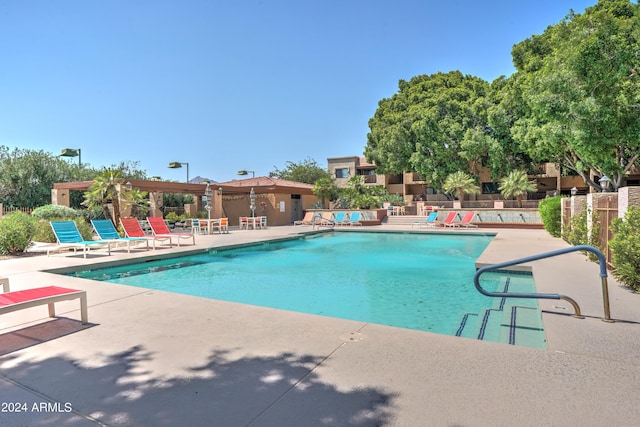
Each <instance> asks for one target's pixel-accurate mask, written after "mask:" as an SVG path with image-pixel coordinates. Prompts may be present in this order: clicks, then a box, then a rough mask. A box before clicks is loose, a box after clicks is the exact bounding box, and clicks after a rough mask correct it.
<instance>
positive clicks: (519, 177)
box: [498, 171, 538, 208]
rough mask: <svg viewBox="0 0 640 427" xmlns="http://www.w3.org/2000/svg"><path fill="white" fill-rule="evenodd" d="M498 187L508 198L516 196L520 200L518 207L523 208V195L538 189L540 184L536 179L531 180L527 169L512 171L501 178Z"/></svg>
mask: <svg viewBox="0 0 640 427" xmlns="http://www.w3.org/2000/svg"><path fill="white" fill-rule="evenodd" d="M498 189H499V190H500V193H502V195H503V196H504V197H505V198H506V199H509V198H511V197H515V198H516V200H517V201H518V207H519V208H521V207H522V196H523V195H525V194H527V192H529V191H536V190H537V189H538V186H537V185H536V181H535V180H533V181H529V179H528V178H527V173H526V172H525V171H512V172H511V173H510V174H509V175H508V176H506V177H504V178H502V179H501V180H500V186H499V187H498Z"/></svg>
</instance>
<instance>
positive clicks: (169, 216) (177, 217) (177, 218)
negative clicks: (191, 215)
mask: <svg viewBox="0 0 640 427" xmlns="http://www.w3.org/2000/svg"><path fill="white" fill-rule="evenodd" d="M205 212H206V211H205ZM164 219H166V220H167V221H170V222H179V221H182V220H184V216H183V215H178V214H177V213H175V212H173V211H171V212H169V213H168V214H167V215H165V217H164Z"/></svg>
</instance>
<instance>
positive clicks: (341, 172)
mask: <svg viewBox="0 0 640 427" xmlns="http://www.w3.org/2000/svg"><path fill="white" fill-rule="evenodd" d="M336 178H349V168H336Z"/></svg>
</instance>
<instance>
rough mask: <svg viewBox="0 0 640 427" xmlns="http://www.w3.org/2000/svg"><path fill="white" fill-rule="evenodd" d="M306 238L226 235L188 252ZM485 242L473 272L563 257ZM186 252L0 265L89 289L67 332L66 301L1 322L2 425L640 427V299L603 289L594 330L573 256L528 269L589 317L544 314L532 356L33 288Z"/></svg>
mask: <svg viewBox="0 0 640 427" xmlns="http://www.w3.org/2000/svg"><path fill="white" fill-rule="evenodd" d="M372 228H373V229H375V230H398V231H400V230H407V228H406V227H404V228H403V227H392V226H379V227H372ZM358 229H360V227H358ZM362 229H364V230H366V229H367V227H362ZM409 229H410V228H409ZM309 230H310V227H271V228H269V229H268V230H256V231H238V230H232V232H231V233H230V234H228V235H213V236H197V245H196V248H195V249H200V248H207V247H212V246H219V245H222V246H224V245H230V244H243V243H248V242H252V241H255V240H257V239H272V238H277V237H283V236H288V235H290V234H291V233H298V232H301V231H309ZM489 231H491V230H487V229H481V230H479V231H472V232H489ZM493 231H494V232H495V233H497V236H496V238H495V239H494V240H493V242H492V244H491V245H490V246H489V248H488V249H487V250H486V251H485V252H484V253H483V254H482V256H481V257H480V258H479V260H478V262H481V263H484V262H498V261H506V260H510V259H513V258H517V257H520V256H525V255H533V254H536V253H540V252H544V251H549V250H554V249H558V248H563V247H566V244H565V243H564V242H562V241H561V240H560V239H554V238H551V237H549V236H548V235H547V234H546V232H544V231H542V230H505V229H500V230H493ZM193 249H194V247H193V246H186V245H185V246H183V247H182V248H180V249H178V248H175V247H174V248H172V249H168V248H165V249H159V250H157V251H156V252H155V253H151V252H146V251H137V252H136V253H135V254H131V255H128V254H127V253H126V251H119V252H113V254H112V255H111V256H106V255H97V254H94V255H90V257H89V258H88V259H87V260H84V259H82V257H81V256H68V255H62V254H59V255H54V256H51V257H35V258H26V259H15V260H5V261H0V274H1V275H4V276H8V277H9V278H10V280H11V287H12V289H13V290H20V289H26V288H31V287H35V286H39V285H58V286H67V287H73V288H78V289H86V290H87V291H88V295H89V321H90V322H91V323H90V324H89V325H86V326H83V325H81V324H80V322H78V319H79V310H78V303H77V301H75V302H65V303H60V304H59V308H58V310H57V312H58V314H59V315H60V316H61V317H59V318H57V319H55V320H51V319H49V318H47V317H46V314H47V311H46V308H44V307H37V308H32V309H28V310H23V311H20V312H16V313H11V314H7V315H3V316H0V396H1V397H0V404H1V405H2V406H1V407H0V425H2V426H61V425H65V426H94V425H108V426H319V427H320V426H323V427H325V426H430V425H434V426H514V425H517V426H605V425H606V426H633V425H640V405H638V396H640V361H639V360H638V355H640V339H639V338H640V295H638V294H635V293H632V292H630V291H628V290H627V289H625V288H623V287H621V286H620V285H619V284H617V283H616V282H615V281H614V280H613V279H610V281H609V285H610V286H609V287H610V295H611V313H612V317H613V318H615V319H617V321H616V322H615V323H606V322H603V321H602V320H600V319H599V318H600V317H602V316H603V308H602V295H601V291H600V281H599V277H598V268H597V265H595V264H593V263H590V262H587V261H585V257H584V256H582V255H580V254H578V253H573V254H569V255H565V256H563V257H559V258H553V259H547V260H541V261H536V262H535V263H532V265H531V267H532V268H533V272H534V278H535V281H536V285H537V287H538V290H539V291H540V292H554V293H555V292H557V293H561V294H566V295H569V296H571V297H573V298H574V299H576V300H577V301H578V303H579V304H580V305H581V307H582V311H583V314H585V315H586V318H585V319H582V320H579V319H575V318H573V317H571V316H569V315H568V314H569V313H570V312H571V307H570V306H569V305H568V304H566V303H565V302H563V301H541V302H540V305H541V307H542V308H543V310H544V311H543V322H544V325H545V330H546V332H547V339H548V345H549V348H548V349H547V350H538V349H532V348H524V347H515V346H509V345H505V344H497V343H489V342H479V341H475V340H470V339H465V338H456V337H450V336H445V335H438V334H431V333H427V332H419V331H411V330H406V329H399V328H392V327H386V326H380V325H375V324H368V323H365V322H357V321H348V320H341V319H334V318H327V317H322V316H313V315H306V314H300V313H293V312H287V311H280V310H275V309H269V308H261V307H254V306H249V305H243V304H236V303H229V302H223V301H216V300H208V299H203V298H197V297H190V296H183V295H176V294H171V293H167V292H161V291H149V290H144V289H140V288H134V287H129V286H123V285H113V284H107V283H100V282H93V281H90V280H85V279H77V278H69V277H65V276H60V275H56V274H52V273H45V272H42V270H47V269H51V268H75V267H76V266H78V265H94V264H96V263H101V264H108V263H114V262H118V260H122V259H128V258H131V257H147V256H149V255H153V256H170V255H173V254H175V253H176V252H178V251H190V250H193ZM327 268H329V269H330V266H327ZM470 286H472V284H471V282H470Z"/></svg>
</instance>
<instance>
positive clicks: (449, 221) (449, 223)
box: [442, 211, 460, 227]
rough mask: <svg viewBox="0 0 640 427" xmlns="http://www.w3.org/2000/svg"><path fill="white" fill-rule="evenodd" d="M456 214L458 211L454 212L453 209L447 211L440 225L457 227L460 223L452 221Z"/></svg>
mask: <svg viewBox="0 0 640 427" xmlns="http://www.w3.org/2000/svg"><path fill="white" fill-rule="evenodd" d="M457 216H458V212H455V211H453V212H449V213H448V214H447V217H446V218H445V219H444V221H443V222H442V226H443V227H459V226H460V223H459V222H455V221H454V220H455V219H456V217H457Z"/></svg>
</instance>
